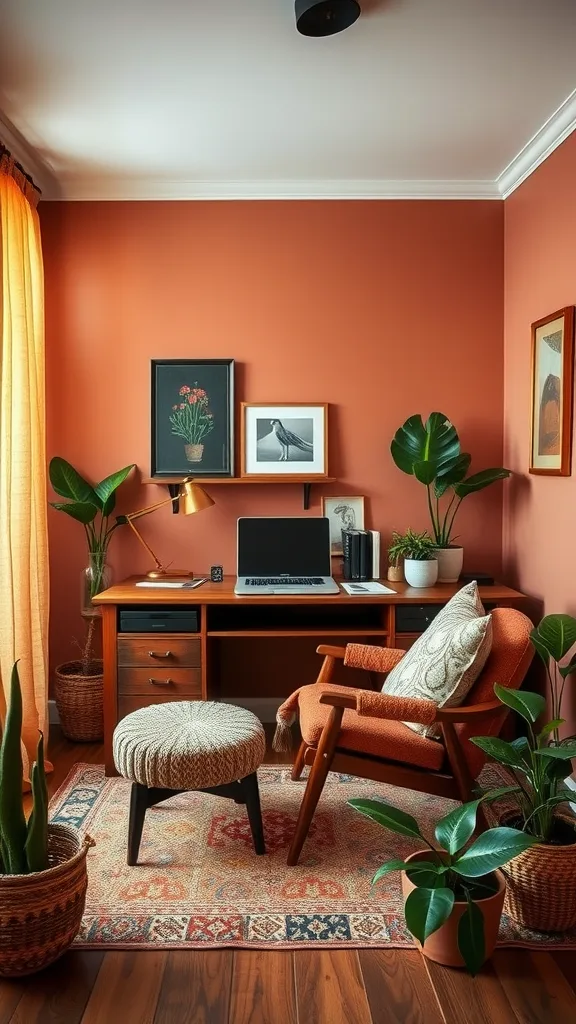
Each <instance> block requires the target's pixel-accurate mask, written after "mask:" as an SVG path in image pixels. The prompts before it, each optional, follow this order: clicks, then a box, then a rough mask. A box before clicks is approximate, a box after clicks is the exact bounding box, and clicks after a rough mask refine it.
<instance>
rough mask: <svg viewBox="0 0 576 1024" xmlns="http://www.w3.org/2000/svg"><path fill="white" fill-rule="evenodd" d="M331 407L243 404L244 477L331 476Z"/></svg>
mask: <svg viewBox="0 0 576 1024" xmlns="http://www.w3.org/2000/svg"><path fill="white" fill-rule="evenodd" d="M327 411H328V406H327V405H326V404H323V405H306V404H304V403H291V404H290V405H265V404H264V403H257V404H255V403H251V402H242V404H241V420H240V463H241V465H240V475H241V476H271V475H274V476H299V477H301V476H302V475H305V476H307V477H325V476H327V475H328V422H327Z"/></svg>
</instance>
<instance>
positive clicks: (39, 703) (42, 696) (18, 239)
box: [0, 149, 49, 770]
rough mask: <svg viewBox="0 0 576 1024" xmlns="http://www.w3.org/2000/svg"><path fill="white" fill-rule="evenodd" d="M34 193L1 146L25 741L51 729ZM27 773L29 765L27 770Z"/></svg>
mask: <svg viewBox="0 0 576 1024" xmlns="http://www.w3.org/2000/svg"><path fill="white" fill-rule="evenodd" d="M37 199H38V192H37V190H36V189H35V188H34V186H33V185H32V184H31V183H30V181H29V180H28V179H27V178H26V177H25V176H24V174H22V173H21V172H20V170H19V169H18V167H16V166H15V164H14V161H13V160H12V159H11V157H10V156H9V154H7V153H6V151H5V150H2V149H0V246H1V248H0V346H1V347H0V681H1V685H0V718H2V720H4V716H5V711H6V697H7V694H8V687H9V684H10V672H11V669H12V664H13V662H14V661H15V660H16V659H17V658H18V659H20V664H19V670H20V680H21V683H22V695H23V702H24V724H23V730H22V739H23V744H24V747H25V750H26V755H27V760H28V762H29V763H30V762H31V761H32V760H34V759H35V757H34V754H35V750H36V746H37V742H38V729H41V730H42V732H44V735H45V737H46V738H47V733H48V601H49V592H48V585H49V580H48V538H47V521H46V455H45V388H44V274H43V265H42V249H41V245H40V225H39V220H38V214H37V212H36V202H37ZM26 770H28V765H26Z"/></svg>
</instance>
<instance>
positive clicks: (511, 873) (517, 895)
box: [501, 812, 576, 932]
mask: <svg viewBox="0 0 576 1024" xmlns="http://www.w3.org/2000/svg"><path fill="white" fill-rule="evenodd" d="M558 817H559V818H560V820H562V821H564V822H566V824H567V825H572V826H574V824H575V823H576V818H572V817H571V816H570V815H567V814H566V815H564V814H559V815H558ZM513 819H514V812H508V813H505V814H503V815H502V818H501V824H502V825H507V824H512V822H513ZM502 871H503V872H504V874H505V876H506V906H505V910H506V913H507V914H509V915H510V917H511V918H512V919H513V920H514V921H516V922H517V923H518V924H520V925H522V927H523V928H532V929H534V931H538V932H565V931H569V930H570V929H571V928H574V927H576V842H575V843H570V844H567V845H565V846H555V845H552V844H551V843H536V845H535V846H531V847H530V849H529V850H524V852H523V853H521V854H520V855H519V856H518V857H514V860H511V861H510V862H509V863H508V864H505V865H504V867H503V868H502Z"/></svg>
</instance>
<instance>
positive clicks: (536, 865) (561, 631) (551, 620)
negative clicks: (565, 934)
mask: <svg viewBox="0 0 576 1024" xmlns="http://www.w3.org/2000/svg"><path fill="white" fill-rule="evenodd" d="M531 636H532V643H533V644H534V646H535V648H536V650H537V651H538V653H539V654H540V655H541V657H542V659H543V660H544V662H545V664H546V670H547V679H548V682H549V686H550V693H551V707H552V715H553V718H552V719H551V720H550V721H549V722H547V723H546V724H545V725H543V726H541V727H540V728H538V727H537V726H536V722H537V721H538V719H539V718H540V716H541V715H542V714H543V712H544V710H545V708H546V700H545V698H544V697H543V696H542V695H541V694H539V693H531V692H527V691H524V690H510V689H507V688H506V687H504V686H499V685H498V684H495V686H494V692H495V694H496V696H497V698H498V700H500V701H501V702H502V703H503V704H505V705H506V706H507V707H509V708H511V709H512V710H513V711H515V712H516V714H518V715H520V717H521V718H522V719H524V721H525V722H526V735H525V736H519V737H518V739H515V740H513V741H512V742H506V741H505V740H502V739H499V738H496V737H494V736H476V737H474V738H473V739H472V743H475V744H476V746H477V747H480V749H481V750H483V751H484V752H485V753H486V754H487V755H488V756H489V757H490V758H491V759H492V760H494V761H497V762H498V763H499V764H502V765H504V766H505V767H506V768H507V769H508V771H509V772H510V774H511V775H512V777H513V782H514V785H513V786H512V787H511V788H510V794H511V797H510V799H511V801H513V806H512V808H507V809H505V810H503V811H502V812H501V813H500V819H499V820H500V821H501V822H502V823H504V824H507V825H514V826H515V827H518V828H521V829H522V830H523V831H524V832H525V833H526V835H529V836H531V837H532V838H533V839H534V843H535V845H533V846H532V847H531V848H530V849H529V850H526V852H524V853H523V854H522V855H521V856H520V857H518V859H517V860H516V861H514V862H512V863H511V864H509V865H507V867H506V868H505V869H504V870H505V873H506V876H507V883H508V887H507V897H506V910H507V912H508V913H509V914H510V916H511V917H512V918H513V919H514V920H515V921H517V922H518V923H519V924H521V925H523V926H524V927H525V928H534V929H536V930H537V931H543V932H552V931H566V930H567V929H569V928H573V927H575V926H576V818H575V817H574V815H572V814H571V813H570V812H569V811H568V809H567V808H566V807H564V808H563V806H562V805H563V804H566V803H567V802H568V800H569V799H570V796H571V792H570V790H568V789H567V788H566V786H565V783H564V779H565V778H566V776H568V775H569V774H570V772H571V770H572V762H571V759H572V758H574V757H576V741H575V739H574V737H568V738H566V739H560V737H559V729H560V727H561V726H562V725H563V724H564V719H563V718H561V711H562V697H563V690H564V685H565V682H566V679H567V678H568V676H569V675H571V674H572V673H573V672H574V671H575V670H576V659H575V658H573V659H572V660H571V661H570V662H569V663H568V664H566V665H559V664H558V662H560V661H562V660H564V658H565V657H566V655H567V654H568V652H569V650H570V648H571V647H572V646H573V645H574V643H575V642H576V620H575V619H573V618H572V617H571V616H569V615H547V616H546V617H545V618H544V619H542V622H541V623H540V625H539V626H538V627H537V628H536V629H535V630H533V632H532V634H531ZM488 795H489V796H490V794H488Z"/></svg>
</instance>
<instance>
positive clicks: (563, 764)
mask: <svg viewBox="0 0 576 1024" xmlns="http://www.w3.org/2000/svg"><path fill="white" fill-rule="evenodd" d="M544 774H545V776H546V779H547V780H548V782H556V783H558V782H564V779H566V778H568V776H569V775H571V774H572V761H565V760H564V758H560V757H547V758H546V759H545V760H544ZM556 788H557V787H556V786H555V787H554V792H555V791H556Z"/></svg>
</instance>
